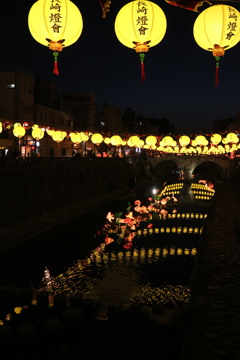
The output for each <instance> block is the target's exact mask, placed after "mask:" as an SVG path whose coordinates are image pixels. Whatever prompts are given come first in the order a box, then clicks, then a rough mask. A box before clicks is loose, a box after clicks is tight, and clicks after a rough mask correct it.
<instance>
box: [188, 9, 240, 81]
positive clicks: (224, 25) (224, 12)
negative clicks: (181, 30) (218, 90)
mask: <svg viewBox="0 0 240 360" xmlns="http://www.w3.org/2000/svg"><path fill="white" fill-rule="evenodd" d="M239 15H240V14H239V12H238V10H237V9H235V8H233V7H232V6H229V5H213V6H210V7H208V8H207V9H206V10H204V11H203V12H201V13H200V14H199V15H198V17H197V19H196V20H195V23H194V26H193V35H194V38H195V41H196V43H197V44H198V45H199V46H200V47H202V48H203V49H204V50H208V51H212V54H213V56H214V57H215V60H216V74H215V85H218V72H219V61H220V57H221V56H223V55H224V53H225V50H226V49H230V48H231V47H233V46H235V45H236V44H237V43H238V42H239V40H240V38H239V36H240V35H239V34H240V16H239Z"/></svg>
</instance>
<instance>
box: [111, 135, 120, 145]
mask: <svg viewBox="0 0 240 360" xmlns="http://www.w3.org/2000/svg"><path fill="white" fill-rule="evenodd" d="M121 143H122V138H121V137H120V136H119V135H113V136H112V137H111V144H112V145H113V146H119V145H121Z"/></svg>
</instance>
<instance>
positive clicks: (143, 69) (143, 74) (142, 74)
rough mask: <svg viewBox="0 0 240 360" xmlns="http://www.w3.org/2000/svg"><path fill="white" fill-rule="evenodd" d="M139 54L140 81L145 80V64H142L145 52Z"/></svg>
mask: <svg viewBox="0 0 240 360" xmlns="http://www.w3.org/2000/svg"><path fill="white" fill-rule="evenodd" d="M139 56H140V61H141V79H142V81H146V74H145V66H144V58H145V54H142V53H141V54H139Z"/></svg>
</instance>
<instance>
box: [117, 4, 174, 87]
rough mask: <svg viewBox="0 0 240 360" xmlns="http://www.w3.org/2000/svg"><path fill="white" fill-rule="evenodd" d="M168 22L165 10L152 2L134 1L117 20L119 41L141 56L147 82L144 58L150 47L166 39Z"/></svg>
mask: <svg viewBox="0 0 240 360" xmlns="http://www.w3.org/2000/svg"><path fill="white" fill-rule="evenodd" d="M166 29H167V20H166V16H165V14H164V12H163V10H162V9H161V8H160V7H159V6H158V5H156V4H155V3H153V2H151V1H132V2H130V3H128V4H126V5H124V6H123V7H122V8H121V9H120V11H119V12H118V14H117V16H116V19H115V33H116V36H117V38H118V40H119V41H120V42H121V43H122V44H123V45H124V46H127V47H129V48H131V49H135V51H136V52H137V53H138V54H139V56H140V62H141V78H142V80H143V81H145V79H146V76H145V69H144V58H145V53H146V52H148V50H149V48H150V47H153V46H155V45H157V44H158V43H159V42H160V41H161V40H162V39H163V37H164V35H165V33H166Z"/></svg>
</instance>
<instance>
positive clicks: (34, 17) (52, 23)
mask: <svg viewBox="0 0 240 360" xmlns="http://www.w3.org/2000/svg"><path fill="white" fill-rule="evenodd" d="M28 27H29V30H30V33H31V35H32V37H33V38H34V39H35V40H36V41H38V42H39V43H40V44H42V45H45V46H48V47H49V49H50V50H53V56H54V68H53V73H54V74H57V75H58V74H59V71H58V64H57V59H58V55H59V52H60V51H62V49H63V47H64V46H69V45H72V44H73V43H75V42H76V41H77V40H78V38H79V37H80V35H81V33H82V29H83V21H82V15H81V13H80V11H79V9H78V7H77V6H76V5H75V4H73V3H72V2H71V1H70V0H61V1H58V0H38V1H37V2H36V3H35V4H33V6H32V7H31V9H30V11H29V14H28Z"/></svg>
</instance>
